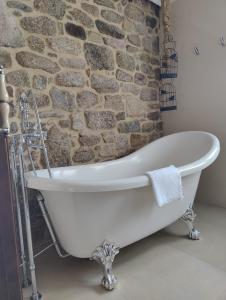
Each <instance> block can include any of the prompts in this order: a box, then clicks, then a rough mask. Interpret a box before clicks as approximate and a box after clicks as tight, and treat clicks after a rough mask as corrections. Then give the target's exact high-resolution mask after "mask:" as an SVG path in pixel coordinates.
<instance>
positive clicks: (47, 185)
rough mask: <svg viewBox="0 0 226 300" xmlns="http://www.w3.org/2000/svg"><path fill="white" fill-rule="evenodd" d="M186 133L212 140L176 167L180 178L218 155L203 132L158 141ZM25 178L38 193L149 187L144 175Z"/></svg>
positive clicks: (217, 145)
mask: <svg viewBox="0 0 226 300" xmlns="http://www.w3.org/2000/svg"><path fill="white" fill-rule="evenodd" d="M186 133H199V134H204V135H208V136H210V137H211V138H212V141H213V143H212V147H211V148H210V150H209V151H208V152H207V153H206V154H205V155H203V156H202V157H201V158H200V159H198V160H195V161H193V162H192V163H189V164H186V165H183V166H180V167H178V170H179V172H180V174H181V176H182V177H184V176H187V175H191V174H193V173H196V172H201V171H202V170H203V169H205V168H207V167H208V166H209V165H211V164H212V163H213V162H214V161H215V160H216V158H217V157H218V155H219V153H220V142H219V140H218V138H217V137H216V136H215V135H213V134H211V133H209V132H205V131H182V132H177V133H173V134H169V135H166V136H164V137H162V138H160V139H164V138H167V137H170V136H173V135H181V134H186ZM160 139H157V140H155V141H153V142H151V143H149V144H147V145H145V146H144V147H142V148H141V149H144V148H147V147H150V144H153V143H157V142H158V141H159V140H160ZM141 149H139V150H137V151H135V152H133V153H131V154H129V155H127V156H124V157H122V158H119V159H118V160H123V159H125V158H128V157H132V156H134V155H135V153H137V152H138V151H140V150H141ZM118 160H117V161H118ZM113 161H115V160H111V161H106V162H100V163H94V164H89V165H90V166H93V165H98V164H101V165H104V164H107V163H110V162H113ZM80 166H84V167H87V165H80ZM73 167H76V165H75V166H68V167H60V168H73ZM54 169H59V168H52V170H54ZM44 172H46V169H43V170H39V171H37V174H41V173H44ZM25 178H26V183H27V187H29V188H32V189H36V190H40V191H42V190H45V191H61V192H79V193H83V192H109V191H120V190H128V189H135V188H142V187H147V186H150V180H149V178H148V177H147V176H146V175H145V174H143V175H139V176H135V177H126V178H120V179H111V180H104V181H103V180H96V181H95V180H76V181H75V180H74V179H69V178H67V179H66V180H64V179H62V178H47V177H41V176H35V175H34V174H33V172H32V171H31V172H27V173H26V174H25Z"/></svg>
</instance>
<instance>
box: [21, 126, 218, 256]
mask: <svg viewBox="0 0 226 300" xmlns="http://www.w3.org/2000/svg"><path fill="white" fill-rule="evenodd" d="M219 151H220V144H219V141H218V139H217V138H216V137H215V136H214V135H212V134H209V133H206V132H181V133H177V134H173V135H169V136H166V137H163V138H160V139H158V140H157V141H155V142H152V143H151V144H149V145H147V146H145V147H143V148H142V149H140V150H138V151H136V152H134V153H132V154H131V155H128V156H126V157H124V158H121V159H118V160H114V161H108V162H103V163H96V164H90V165H80V166H72V167H63V168H55V169H52V172H53V178H52V179H50V178H48V173H47V171H46V170H41V171H38V176H34V175H33V173H27V174H26V179H27V186H28V187H30V188H33V189H37V190H39V191H40V192H41V193H42V195H43V196H44V198H45V204H46V207H47V210H48V212H49V215H50V218H51V221H52V223H53V226H54V229H55V231H56V233H57V236H58V239H59V241H60V243H61V245H62V247H63V248H64V249H65V250H66V251H67V252H68V253H69V254H71V255H73V256H76V257H81V258H87V257H91V255H92V253H93V251H94V250H95V249H96V247H97V246H98V245H100V244H102V242H103V241H104V240H108V241H110V242H114V243H115V244H116V245H118V246H119V247H120V248H122V247H125V246H127V245H129V244H131V243H134V242H136V241H138V240H140V239H142V238H144V237H146V236H148V235H150V234H152V233H154V232H156V231H158V230H160V229H162V228H164V227H166V226H167V225H169V224H171V223H172V222H174V221H176V220H177V219H178V218H180V217H181V216H183V215H184V213H185V211H186V210H187V209H188V208H189V207H190V206H191V205H192V204H193V201H194V197H195V194H196V190H197V186H198V183H199V178H200V174H201V171H202V170H203V169H205V168H206V167H208V166H209V165H210V164H211V163H213V161H214V160H215V159H216V158H217V156H218V154H219ZM172 164H173V165H175V166H176V167H178V168H179V170H180V172H181V175H182V183H183V188H184V196H185V197H184V200H182V201H176V202H174V203H171V204H168V205H166V206H164V207H161V208H159V207H158V206H157V205H156V201H155V199H154V196H153V192H152V187H151V185H150V183H149V179H148V177H147V176H146V175H144V174H145V172H147V171H150V170H154V169H159V168H162V167H166V166H169V165H172Z"/></svg>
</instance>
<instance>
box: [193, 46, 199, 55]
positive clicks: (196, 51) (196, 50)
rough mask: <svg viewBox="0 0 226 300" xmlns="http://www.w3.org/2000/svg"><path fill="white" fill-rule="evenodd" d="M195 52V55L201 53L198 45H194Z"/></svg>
mask: <svg viewBox="0 0 226 300" xmlns="http://www.w3.org/2000/svg"><path fill="white" fill-rule="evenodd" d="M194 53H195V55H197V56H198V55H200V51H199V48H198V47H194Z"/></svg>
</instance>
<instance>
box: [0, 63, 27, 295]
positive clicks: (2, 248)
mask: <svg viewBox="0 0 226 300" xmlns="http://www.w3.org/2000/svg"><path fill="white" fill-rule="evenodd" d="M8 114H9V103H8V93H7V91H6V87H5V76H4V70H3V67H1V66H0V299H2V300H3V299H4V300H22V291H21V284H20V277H19V263H18V262H19V260H18V251H17V244H16V232H15V223H14V213H13V198H12V186H11V176H10V166H9V149H8V133H9V120H8Z"/></svg>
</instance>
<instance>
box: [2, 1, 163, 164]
mask: <svg viewBox="0 0 226 300" xmlns="http://www.w3.org/2000/svg"><path fill="white" fill-rule="evenodd" d="M0 2H1V3H0V11H1V12H0V30H1V33H2V32H3V33H4V34H2V35H1V37H0V64H2V65H3V66H4V67H5V68H6V73H7V74H6V81H7V89H8V92H9V94H10V98H11V113H10V116H11V130H12V132H17V131H18V128H19V112H18V107H17V103H18V98H19V96H20V94H21V93H22V92H27V93H28V92H29V91H30V90H32V92H33V96H34V97H35V99H36V101H37V103H38V106H39V110H40V116H41V121H42V124H43V127H44V128H46V129H47V130H48V148H49V155H50V164H51V166H65V165H72V164H78V163H90V162H96V161H104V160H109V159H115V158H118V157H121V156H124V155H127V154H129V153H131V152H133V151H135V150H136V149H139V148H140V147H142V146H143V145H145V144H147V143H149V142H150V141H153V140H155V139H157V138H158V137H160V136H161V135H162V121H161V116H160V112H159V99H158V90H159V8H158V7H157V6H156V5H155V4H153V3H151V2H150V1H148V0H133V1H129V0H76V1H75V0H65V1H63V0H4V1H0ZM12 28H13V29H14V30H13V31H12ZM33 155H36V156H37V159H38V162H39V163H40V165H41V163H42V157H41V156H39V155H38V154H37V153H34V154H33Z"/></svg>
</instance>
